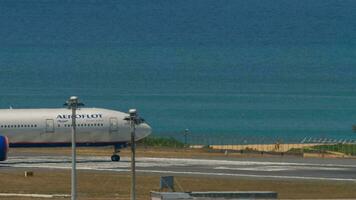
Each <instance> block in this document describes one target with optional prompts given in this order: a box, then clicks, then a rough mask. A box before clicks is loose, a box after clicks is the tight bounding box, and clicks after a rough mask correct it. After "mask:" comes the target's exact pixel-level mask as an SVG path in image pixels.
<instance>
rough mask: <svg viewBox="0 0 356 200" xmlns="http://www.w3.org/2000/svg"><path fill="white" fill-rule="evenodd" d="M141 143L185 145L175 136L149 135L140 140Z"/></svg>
mask: <svg viewBox="0 0 356 200" xmlns="http://www.w3.org/2000/svg"><path fill="white" fill-rule="evenodd" d="M140 144H142V145H144V146H151V147H175V148H177V147H184V143H182V142H180V141H178V140H177V139H175V138H173V137H169V138H164V137H156V136H149V137H146V138H144V139H143V140H141V141H140Z"/></svg>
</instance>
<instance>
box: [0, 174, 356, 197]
mask: <svg viewBox="0 0 356 200" xmlns="http://www.w3.org/2000/svg"><path fill="white" fill-rule="evenodd" d="M175 180H176V190H177V191H182V190H183V191H209V190H211V191H236V190H241V191H244V190H255V191H256V190H257V191H276V192H278V193H279V197H280V198H292V199H302V198H311V199H314V198H319V199H322V198H328V199H331V198H334V199H340V198H356V191H355V190H354V188H355V187H356V183H350V182H347V183H346V182H328V181H287V180H283V181H281V180H278V181H276V180H248V179H235V178H234V179H226V178H216V177H214V178H209V177H184V176H179V177H175ZM0 185H1V187H0V192H2V193H7V192H8V193H39V194H69V193H70V171H69V170H49V171H47V170H37V171H36V170H35V176H34V177H27V178H26V177H24V176H23V172H21V171H9V172H0ZM158 189H159V177H158V176H153V175H142V174H141V175H139V176H138V177H137V191H138V193H137V198H138V199H149V192H150V191H152V190H158ZM78 194H79V195H78V199H79V200H85V199H88V200H94V199H95V200H103V199H129V195H130V176H129V175H128V174H125V173H109V172H87V171H80V172H79V174H78ZM0 199H11V200H19V199H24V200H27V199H32V200H33V199H35V198H27V199H26V198H8V197H6V198H4V197H3V198H1V197H0Z"/></svg>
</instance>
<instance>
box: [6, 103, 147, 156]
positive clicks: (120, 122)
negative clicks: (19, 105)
mask: <svg viewBox="0 0 356 200" xmlns="http://www.w3.org/2000/svg"><path fill="white" fill-rule="evenodd" d="M127 116H129V114H127V113H123V112H119V111H115V110H109V109H103V108H77V111H76V145H77V146H113V147H114V152H113V155H112V156H111V160H112V161H120V156H119V155H118V153H119V152H120V149H121V148H124V147H127V144H128V143H129V142H130V141H131V128H130V121H129V119H128V118H127ZM135 127H136V131H135V141H137V140H141V139H143V138H145V137H147V136H148V135H150V134H151V127H150V126H149V125H148V124H147V123H146V122H145V121H144V120H143V119H142V118H139V119H138V120H136V122H135ZM71 133H72V110H71V109H66V108H52V109H46V108H42V109H12V108H10V109H0V161H4V160H6V159H7V153H8V151H9V148H16V147H65V146H71Z"/></svg>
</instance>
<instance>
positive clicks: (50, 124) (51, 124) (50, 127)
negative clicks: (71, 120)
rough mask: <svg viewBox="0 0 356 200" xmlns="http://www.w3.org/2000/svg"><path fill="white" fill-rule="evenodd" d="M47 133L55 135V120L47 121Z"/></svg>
mask: <svg viewBox="0 0 356 200" xmlns="http://www.w3.org/2000/svg"><path fill="white" fill-rule="evenodd" d="M46 133H54V121H53V119H46Z"/></svg>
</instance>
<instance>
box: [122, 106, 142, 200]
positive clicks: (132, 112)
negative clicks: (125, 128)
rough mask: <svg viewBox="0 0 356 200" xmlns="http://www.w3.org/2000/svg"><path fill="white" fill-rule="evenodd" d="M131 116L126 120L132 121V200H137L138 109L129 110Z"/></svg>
mask: <svg viewBox="0 0 356 200" xmlns="http://www.w3.org/2000/svg"><path fill="white" fill-rule="evenodd" d="M129 114H130V116H128V117H126V118H125V119H126V120H130V128H131V200H136V163H135V153H136V143H135V135H136V133H135V132H136V124H138V121H139V118H138V116H137V111H136V109H130V110H129Z"/></svg>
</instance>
